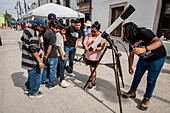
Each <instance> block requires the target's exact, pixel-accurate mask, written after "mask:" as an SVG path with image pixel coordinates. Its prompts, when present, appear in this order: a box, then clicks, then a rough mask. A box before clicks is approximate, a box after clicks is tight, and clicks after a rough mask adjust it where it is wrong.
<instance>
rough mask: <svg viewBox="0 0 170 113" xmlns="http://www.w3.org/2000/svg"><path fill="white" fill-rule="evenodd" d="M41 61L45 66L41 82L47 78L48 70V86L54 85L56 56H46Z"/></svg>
mask: <svg viewBox="0 0 170 113" xmlns="http://www.w3.org/2000/svg"><path fill="white" fill-rule="evenodd" d="M43 63H44V64H45V68H44V70H43V74H42V81H41V83H42V84H43V83H45V81H46V79H47V74H48V72H49V82H48V85H49V86H54V84H55V77H56V68H57V65H58V58H47V60H44V59H43Z"/></svg>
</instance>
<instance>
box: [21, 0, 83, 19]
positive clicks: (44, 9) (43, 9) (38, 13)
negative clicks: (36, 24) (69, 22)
mask: <svg viewBox="0 0 170 113" xmlns="http://www.w3.org/2000/svg"><path fill="white" fill-rule="evenodd" d="M49 13H54V14H56V18H63V19H72V18H85V14H83V13H80V12H78V11H74V10H73V9H71V8H68V7H65V6H62V5H58V4H54V3H48V4H44V5H42V6H40V7H38V8H36V9H33V10H31V11H30V12H28V13H27V14H25V15H23V17H24V18H31V17H47V16H48V14H49Z"/></svg>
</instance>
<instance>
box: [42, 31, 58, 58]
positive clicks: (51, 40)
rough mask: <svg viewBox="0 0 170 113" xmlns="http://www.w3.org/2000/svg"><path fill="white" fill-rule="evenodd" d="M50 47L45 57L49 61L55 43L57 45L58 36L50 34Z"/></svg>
mask: <svg viewBox="0 0 170 113" xmlns="http://www.w3.org/2000/svg"><path fill="white" fill-rule="evenodd" d="M49 39H50V40H49V46H48V49H47V53H46V55H45V56H44V59H47V58H48V56H49V54H50V52H51V50H52V48H53V46H55V43H56V36H55V35H54V34H53V33H49Z"/></svg>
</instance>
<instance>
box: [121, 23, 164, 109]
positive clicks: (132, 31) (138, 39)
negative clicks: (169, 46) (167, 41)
mask: <svg viewBox="0 0 170 113" xmlns="http://www.w3.org/2000/svg"><path fill="white" fill-rule="evenodd" d="M123 28H124V29H123V32H124V38H123V39H124V41H126V42H128V43H129V50H130V55H129V73H130V74H133V73H134V70H133V68H132V65H133V59H134V54H137V55H138V56H139V60H138V63H137V66H136V70H135V75H134V79H133V82H132V85H131V88H130V91H129V92H127V93H125V94H123V97H124V98H129V97H133V98H134V97H136V90H137V87H138V85H139V83H140V80H141V78H142V76H143V74H144V73H145V71H146V70H148V74H147V87H146V92H145V94H144V98H143V100H142V103H141V105H140V109H141V110H147V108H148V106H149V100H150V98H151V97H152V93H153V91H154V88H155V84H156V80H157V78H158V75H159V73H160V71H161V69H162V66H163V65H164V62H165V56H166V51H165V48H164V46H163V43H162V41H161V40H159V38H158V37H157V36H156V35H155V34H154V33H153V32H152V31H151V30H149V29H145V28H138V27H137V26H136V25H135V24H134V23H133V22H129V23H126V24H125V25H124V26H123Z"/></svg>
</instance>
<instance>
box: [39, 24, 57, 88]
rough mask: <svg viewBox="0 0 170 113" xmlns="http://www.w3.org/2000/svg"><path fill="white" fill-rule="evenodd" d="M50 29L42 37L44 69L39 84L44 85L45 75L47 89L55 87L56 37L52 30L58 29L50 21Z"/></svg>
mask: <svg viewBox="0 0 170 113" xmlns="http://www.w3.org/2000/svg"><path fill="white" fill-rule="evenodd" d="M49 27H50V29H47V30H46V31H45V33H44V35H43V40H44V46H43V48H44V55H43V62H44V64H45V68H44V70H43V74H42V82H41V84H42V85H43V84H45V81H46V79H47V74H48V75H49V82H48V88H49V89H52V88H54V87H55V86H56V85H55V76H56V68H57V64H58V58H57V57H58V56H57V51H56V49H57V48H56V46H55V43H56V36H55V33H54V30H55V29H56V28H57V27H58V24H57V22H54V21H52V22H51V23H50V24H49Z"/></svg>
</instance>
